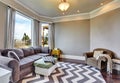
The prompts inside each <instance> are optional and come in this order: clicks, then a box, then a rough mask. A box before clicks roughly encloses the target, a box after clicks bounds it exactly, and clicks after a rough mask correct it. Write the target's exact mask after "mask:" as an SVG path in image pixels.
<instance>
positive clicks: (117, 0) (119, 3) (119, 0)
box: [14, 0, 120, 23]
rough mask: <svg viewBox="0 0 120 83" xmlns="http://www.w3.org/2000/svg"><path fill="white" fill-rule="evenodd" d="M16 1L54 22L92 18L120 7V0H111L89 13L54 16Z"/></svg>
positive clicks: (16, 0)
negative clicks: (40, 12)
mask: <svg viewBox="0 0 120 83" xmlns="http://www.w3.org/2000/svg"><path fill="white" fill-rule="evenodd" d="M14 1H15V2H16V3H18V4H20V5H21V6H23V7H25V8H26V9H28V10H29V11H31V12H32V13H34V14H36V15H37V16H39V17H41V18H45V19H50V20H51V22H53V23H54V22H66V21H74V20H85V19H91V18H94V17H97V16H99V15H102V14H104V13H107V12H109V11H112V10H114V9H117V8H120V0H113V1H112V2H110V3H108V4H106V5H103V6H102V7H100V8H97V9H95V10H93V11H91V12H89V13H80V14H74V15H66V16H60V17H53V18H52V17H47V16H42V15H40V14H38V13H37V12H35V11H34V10H33V9H30V8H29V7H27V6H26V5H24V4H23V3H21V2H20V1H18V0H14Z"/></svg>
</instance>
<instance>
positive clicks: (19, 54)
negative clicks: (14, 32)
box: [13, 49, 24, 59]
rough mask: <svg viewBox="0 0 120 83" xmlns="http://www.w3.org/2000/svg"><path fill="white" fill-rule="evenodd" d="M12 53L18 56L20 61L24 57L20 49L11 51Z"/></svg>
mask: <svg viewBox="0 0 120 83" xmlns="http://www.w3.org/2000/svg"><path fill="white" fill-rule="evenodd" d="M13 51H14V52H15V53H16V54H17V55H18V57H19V58H20V59H22V58H23V57H24V53H23V51H22V49H13Z"/></svg>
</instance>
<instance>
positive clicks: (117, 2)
mask: <svg viewBox="0 0 120 83" xmlns="http://www.w3.org/2000/svg"><path fill="white" fill-rule="evenodd" d="M117 8H120V0H114V1H112V2H110V3H108V4H106V5H104V6H102V7H100V8H97V9H95V10H93V11H91V12H90V13H89V14H90V18H94V17H97V16H99V15H102V14H104V13H107V12H110V11H112V10H115V9H117Z"/></svg>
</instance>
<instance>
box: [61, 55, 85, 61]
mask: <svg viewBox="0 0 120 83" xmlns="http://www.w3.org/2000/svg"><path fill="white" fill-rule="evenodd" d="M61 58H68V59H76V60H85V57H84V56H78V55H62V56H61Z"/></svg>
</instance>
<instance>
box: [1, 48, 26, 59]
mask: <svg viewBox="0 0 120 83" xmlns="http://www.w3.org/2000/svg"><path fill="white" fill-rule="evenodd" d="M9 51H14V52H15V53H16V54H17V55H18V57H19V58H20V59H22V58H23V57H24V54H23V51H22V50H21V49H4V50H3V51H2V53H1V54H2V55H3V56H6V57H7V56H8V52H9Z"/></svg>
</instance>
